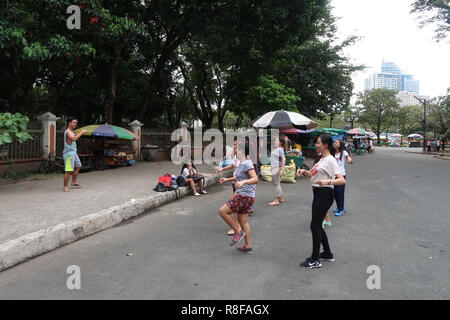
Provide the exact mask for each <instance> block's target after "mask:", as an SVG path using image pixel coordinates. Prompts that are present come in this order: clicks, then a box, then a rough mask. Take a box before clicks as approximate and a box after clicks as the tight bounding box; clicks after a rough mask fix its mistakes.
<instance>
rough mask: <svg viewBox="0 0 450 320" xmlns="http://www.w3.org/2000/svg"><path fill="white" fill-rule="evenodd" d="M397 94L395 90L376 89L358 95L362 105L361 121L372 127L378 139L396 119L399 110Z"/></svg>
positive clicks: (358, 102) (359, 103) (359, 102)
mask: <svg viewBox="0 0 450 320" xmlns="http://www.w3.org/2000/svg"><path fill="white" fill-rule="evenodd" d="M396 94H397V92H396V91H395V90H389V89H375V90H371V91H365V92H363V93H360V94H359V95H358V101H357V104H358V105H362V108H361V109H360V111H359V113H360V118H359V121H360V122H361V123H362V124H363V125H365V126H368V127H370V128H371V129H372V130H373V132H374V133H375V134H376V135H377V136H378V139H379V138H380V134H381V133H382V132H386V131H387V130H389V128H391V127H392V125H393V123H394V121H395V120H396V117H395V115H396V113H397V112H398V110H399V104H398V100H397V98H396Z"/></svg>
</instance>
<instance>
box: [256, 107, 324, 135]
mask: <svg viewBox="0 0 450 320" xmlns="http://www.w3.org/2000/svg"><path fill="white" fill-rule="evenodd" d="M252 126H253V128H255V129H289V128H297V129H301V130H308V129H312V128H315V127H317V123H315V122H314V121H312V120H311V119H308V118H307V117H305V116H304V115H302V114H300V113H297V112H291V111H284V110H279V111H272V112H268V113H266V114H265V115H263V116H261V117H260V118H258V119H257V120H256V121H254V122H253V123H252Z"/></svg>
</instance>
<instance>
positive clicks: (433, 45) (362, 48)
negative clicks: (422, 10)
mask: <svg viewBox="0 0 450 320" xmlns="http://www.w3.org/2000/svg"><path fill="white" fill-rule="evenodd" d="M413 2H414V0H332V1H331V5H332V6H333V7H334V9H333V14H334V16H336V17H339V18H340V19H339V21H338V24H337V25H338V31H339V32H338V35H339V38H340V39H345V38H346V37H348V36H350V35H356V36H359V37H362V39H360V40H359V41H358V42H357V43H356V44H355V45H354V46H352V47H351V48H348V49H347V50H346V51H345V54H346V55H347V56H348V57H349V58H350V59H351V61H352V62H355V63H358V64H364V65H365V66H366V67H367V69H366V70H364V71H362V72H356V73H354V74H353V82H354V84H355V90H354V93H357V92H360V91H363V90H364V79H365V78H367V77H368V76H369V74H371V73H373V72H381V63H382V61H383V59H384V61H386V62H394V63H395V64H397V65H398V66H399V67H400V68H401V69H402V71H404V72H406V73H408V74H412V75H413V76H414V79H415V80H419V81H420V94H421V95H428V96H431V97H436V96H442V95H445V94H446V93H447V88H450V43H449V42H450V39H447V40H445V41H441V42H439V43H437V42H436V40H435V39H434V38H433V37H434V35H435V33H434V28H433V26H427V27H425V28H423V29H419V27H418V26H419V21H420V20H418V19H417V15H412V14H410V13H409V12H410V11H411V5H412V3H413Z"/></svg>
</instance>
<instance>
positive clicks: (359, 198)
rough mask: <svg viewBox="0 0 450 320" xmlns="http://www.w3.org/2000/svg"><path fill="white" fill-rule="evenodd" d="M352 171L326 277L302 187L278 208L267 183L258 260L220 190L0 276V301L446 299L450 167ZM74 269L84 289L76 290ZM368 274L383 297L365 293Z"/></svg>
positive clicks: (389, 156)
mask: <svg viewBox="0 0 450 320" xmlns="http://www.w3.org/2000/svg"><path fill="white" fill-rule="evenodd" d="M354 160H355V164H354V165H353V166H348V167H347V168H348V185H347V189H346V207H347V208H348V213H347V214H346V215H345V216H344V217H340V218H337V217H334V216H332V223H333V226H332V227H331V228H327V233H328V236H329V240H330V243H331V247H332V250H333V252H334V254H335V256H336V262H329V263H327V262H323V263H322V264H323V267H322V269H319V270H304V269H300V268H299V267H298V264H299V262H302V261H303V260H304V258H306V257H308V256H309V255H310V254H311V246H312V243H311V234H310V230H309V223H310V215H311V201H312V191H311V188H310V184H309V182H306V181H305V179H304V178H301V179H299V180H298V181H297V184H296V185H286V184H283V185H282V187H283V190H284V192H285V193H286V197H287V202H286V203H284V204H282V205H281V206H280V207H277V208H271V207H268V206H267V203H268V202H270V201H271V200H272V199H273V198H272V194H273V186H272V184H270V183H267V182H261V183H259V184H258V186H257V198H256V215H255V216H254V217H251V218H250V225H251V227H252V233H253V245H254V253H253V254H252V255H245V254H242V253H240V252H237V251H236V249H233V248H230V247H229V245H228V244H229V241H230V238H229V237H227V236H226V231H227V230H228V227H227V226H226V225H225V223H224V222H223V221H222V220H221V218H220V217H219V215H218V213H217V211H218V208H219V207H220V205H222V204H223V203H224V202H225V201H226V200H228V198H229V197H230V195H231V187H230V186H229V185H226V186H214V187H211V188H210V189H208V191H209V192H210V193H209V194H208V195H206V196H202V197H200V198H196V197H186V198H183V199H181V200H179V201H177V202H174V203H171V204H168V205H166V206H163V207H160V208H158V209H156V210H153V211H151V212H149V213H148V214H145V215H143V216H140V217H139V218H136V219H133V220H131V221H128V222H126V223H123V224H121V225H119V226H117V227H115V228H111V229H109V230H106V231H103V232H100V233H97V234H95V235H93V236H90V237H88V238H85V239H83V240H80V241H77V242H75V243H72V244H69V245H67V246H64V247H62V248H59V249H57V250H55V251H52V252H50V253H48V254H45V255H43V256H40V257H37V258H35V259H32V260H30V261H28V262H26V263H23V264H21V265H18V266H16V267H13V268H11V269H8V270H6V271H4V272H1V273H0V299H12V298H19V299H82V298H83V299H252V300H253V299H258V300H259V299H449V298H450V277H449V270H450V254H449V248H448V244H449V243H450V233H449V232H448V230H449V228H450V216H449V214H450V210H449V205H450V202H449V201H450V200H449V190H450V163H449V162H448V161H442V160H438V159H433V157H432V156H425V155H418V154H410V153H405V152H402V151H400V150H393V149H382V148H380V149H377V151H376V152H375V153H374V154H371V155H366V156H354ZM333 208H334V206H333ZM129 253H132V255H130V256H127V254H129ZM70 265H78V266H79V267H80V269H81V289H80V290H68V289H67V286H66V280H67V278H68V277H69V275H68V274H67V273H66V269H67V267H68V266H70ZM371 265H376V266H379V267H380V269H381V289H380V290H368V288H367V286H366V280H367V278H368V277H369V274H367V268H368V267H369V266H371Z"/></svg>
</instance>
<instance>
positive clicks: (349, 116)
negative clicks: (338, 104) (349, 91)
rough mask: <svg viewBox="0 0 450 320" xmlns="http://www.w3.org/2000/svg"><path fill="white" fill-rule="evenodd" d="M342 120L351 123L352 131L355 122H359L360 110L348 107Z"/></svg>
mask: <svg viewBox="0 0 450 320" xmlns="http://www.w3.org/2000/svg"><path fill="white" fill-rule="evenodd" d="M341 118H342V119H343V120H344V121H345V122H347V123H350V127H351V129H353V128H354V127H355V121H358V120H359V110H358V108H356V107H348V108H346V109H345V110H344V113H343V114H342V115H341Z"/></svg>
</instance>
